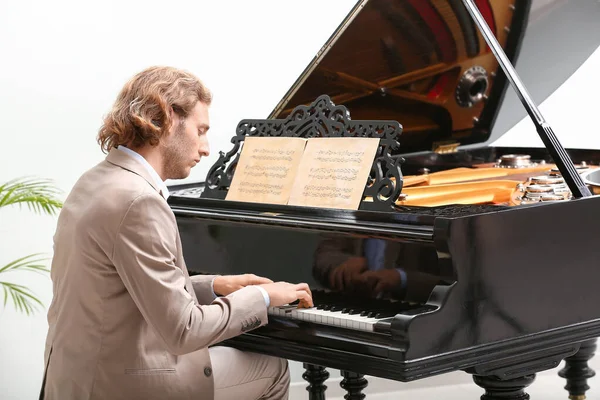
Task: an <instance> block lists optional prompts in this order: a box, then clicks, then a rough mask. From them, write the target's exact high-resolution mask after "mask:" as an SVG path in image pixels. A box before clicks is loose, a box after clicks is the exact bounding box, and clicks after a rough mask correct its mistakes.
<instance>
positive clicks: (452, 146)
mask: <svg viewBox="0 0 600 400" xmlns="http://www.w3.org/2000/svg"><path fill="white" fill-rule="evenodd" d="M458 146H460V143H459V142H452V141H445V142H434V143H433V146H432V150H433V151H434V152H435V153H438V154H445V153H456V149H457V148H458Z"/></svg>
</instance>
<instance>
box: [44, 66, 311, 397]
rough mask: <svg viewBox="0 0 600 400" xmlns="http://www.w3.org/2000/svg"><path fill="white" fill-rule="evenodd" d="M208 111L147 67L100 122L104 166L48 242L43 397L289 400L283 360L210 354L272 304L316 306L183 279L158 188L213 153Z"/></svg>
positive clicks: (281, 287) (188, 86) (274, 287)
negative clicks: (50, 254)
mask: <svg viewBox="0 0 600 400" xmlns="http://www.w3.org/2000/svg"><path fill="white" fill-rule="evenodd" d="M210 102H211V94H210V92H209V91H208V90H207V89H206V88H205V87H204V86H203V85H202V83H201V82H200V81H199V80H198V79H197V78H196V77H194V76H192V75H191V74H188V73H186V72H183V71H179V70H176V69H172V68H150V69H148V70H146V71H143V72H141V73H140V74H138V75H136V76H135V77H134V78H133V79H132V80H131V81H130V82H128V83H127V84H126V85H125V86H124V88H123V90H122V92H121V94H120V95H119V97H118V99H117V101H116V103H115V105H114V107H113V109H112V111H111V112H110V113H109V115H108V116H107V117H106V119H105V121H104V125H103V127H102V129H101V130H100V134H99V136H98V140H99V142H100V144H101V146H102V148H103V150H105V151H108V152H109V154H108V156H107V157H106V159H105V160H104V161H102V162H101V163H99V164H98V165H97V166H95V167H94V168H92V169H91V170H89V171H88V172H86V173H85V174H84V175H83V176H82V177H81V178H80V179H79V181H78V182H77V183H76V184H75V186H74V187H73V189H72V191H71V194H70V195H69V198H68V199H67V200H66V202H65V204H64V208H63V210H62V212H61V214H60V217H59V220H58V227H57V231H56V235H55V237H54V244H55V247H54V258H53V261H52V281H53V291H54V299H53V302H52V305H51V306H50V309H49V312H48V321H49V332H48V337H47V342H46V352H45V361H46V373H45V376H44V385H43V388H42V390H43V391H44V392H45V393H43V394H42V395H41V398H44V399H63V400H65V399H66V400H69V399H83V398H86V399H87V398H94V399H96V398H102V399H133V398H136V399H138V398H140V399H141V398H143V399H146V400H153V399H157V400H158V399H166V398H168V399H213V398H215V399H258V398H262V399H283V398H287V393H288V386H289V372H288V366H287V362H286V361H285V360H282V359H279V358H275V357H269V356H265V355H259V354H255V353H244V352H241V351H239V350H236V349H233V348H226V347H222V346H214V347H211V348H210V349H209V346H212V345H215V344H218V343H219V342H221V341H223V340H225V339H228V338H231V337H234V336H237V335H240V334H242V333H243V332H247V331H249V330H252V329H255V328H258V327H259V326H262V325H264V324H266V323H267V321H268V319H267V308H268V306H269V305H270V306H280V305H283V304H287V303H290V302H293V301H296V300H301V301H302V302H304V303H306V304H307V305H309V306H312V297H311V293H310V289H309V288H308V285H306V284H304V283H303V284H290V283H286V282H278V283H273V282H271V281H270V280H269V279H267V278H262V277H257V276H255V275H231V276H216V277H215V276H202V275H198V276H194V277H192V278H190V276H189V274H188V271H187V267H186V265H185V262H184V259H183V254H182V249H181V242H180V238H179V233H178V230H177V224H176V220H175V218H174V215H173V212H172V211H171V209H170V207H169V205H168V204H167V201H166V199H167V197H168V189H167V187H166V186H165V184H164V181H165V180H166V179H180V178H185V177H187V176H188V175H189V173H190V170H191V168H192V167H193V166H194V165H195V164H196V163H198V162H199V161H200V158H201V157H202V156H206V155H208V152H209V150H208V141H207V137H206V134H207V131H208V129H209V126H208V106H209V104H210ZM217 295H221V296H223V297H219V298H217Z"/></svg>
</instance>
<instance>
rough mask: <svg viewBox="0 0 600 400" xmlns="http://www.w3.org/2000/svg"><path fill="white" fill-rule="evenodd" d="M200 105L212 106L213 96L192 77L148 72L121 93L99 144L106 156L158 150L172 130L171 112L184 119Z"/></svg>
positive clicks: (168, 70)
mask: <svg viewBox="0 0 600 400" xmlns="http://www.w3.org/2000/svg"><path fill="white" fill-rule="evenodd" d="M198 101H200V102H202V103H204V104H206V105H210V103H211V101H212V94H211V93H210V91H209V90H208V89H207V88H206V87H205V86H204V85H203V84H202V82H201V81H200V80H199V79H198V78H197V77H195V76H194V75H192V74H191V73H189V72H187V71H183V70H180V69H176V68H172V67H159V66H157V67H151V68H148V69H145V70H144V71H142V72H140V73H138V74H136V75H135V76H134V77H133V78H131V79H130V80H129V81H128V82H127V83H126V84H125V86H123V89H121V92H120V93H119V95H118V97H117V100H116V101H115V104H114V105H113V107H112V110H111V111H110V112H109V113H108V115H106V116H105V117H104V122H103V124H102V127H101V128H100V131H99V132H98V137H97V140H98V144H99V145H100V147H101V148H102V151H103V152H105V153H107V152H109V151H110V149H112V148H114V147H117V146H119V145H124V146H127V147H132V148H136V147H140V146H143V145H146V144H149V145H152V146H156V145H157V144H158V142H159V140H160V138H161V137H162V136H163V135H164V134H166V133H167V132H168V131H169V129H170V127H171V124H172V121H171V113H170V110H171V109H173V111H174V112H175V113H176V114H177V115H179V116H180V117H182V118H185V117H187V116H188V114H189V113H190V112H191V110H192V109H193V108H194V106H195V105H196V103H197V102H198Z"/></svg>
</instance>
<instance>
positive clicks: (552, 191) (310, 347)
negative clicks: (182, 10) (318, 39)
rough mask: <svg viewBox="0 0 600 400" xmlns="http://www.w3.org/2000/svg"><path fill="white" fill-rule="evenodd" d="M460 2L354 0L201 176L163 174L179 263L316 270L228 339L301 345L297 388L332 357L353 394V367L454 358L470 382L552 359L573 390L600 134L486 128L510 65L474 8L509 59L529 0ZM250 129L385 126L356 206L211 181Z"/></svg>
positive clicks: (528, 375)
mask: <svg viewBox="0 0 600 400" xmlns="http://www.w3.org/2000/svg"><path fill="white" fill-rule="evenodd" d="M467 3H468V1H467V0H464V1H461V0H393V1H391V0H360V1H358V2H357V4H356V6H355V7H354V8H353V9H352V10H351V11H350V12H349V14H348V15H347V17H346V18H345V19H344V21H343V22H342V23H341V24H340V25H339V27H338V28H337V30H336V31H335V32H334V33H333V34H332V35H331V37H330V38H329V40H328V41H327V42H326V43H325V44H324V45H323V47H322V49H321V50H320V51H319V53H318V54H317V55H316V56H315V58H314V60H313V61H312V62H311V63H310V64H309V65H308V66H307V67H306V69H305V70H304V72H303V73H302V74H301V76H300V77H299V78H298V79H297V81H296V82H295V83H294V84H293V85H292V86H291V88H290V89H289V91H288V92H287V93H286V94H285V96H284V97H283V98H282V99H281V101H280V102H279V103H278V104H276V105H274V108H273V111H272V112H271V114H270V115H268V116H267V117H266V118H265V119H245V120H243V121H241V122H240V123H239V125H238V126H237V129H236V131H235V132H232V140H231V142H232V146H231V148H230V149H223V150H224V151H221V152H220V157H219V159H218V160H217V161H216V163H215V164H214V165H213V166H212V168H211V169H210V171H209V172H208V174H207V177H206V179H205V180H204V181H202V182H198V183H191V184H185V185H178V186H172V187H171V188H170V191H171V196H170V198H169V204H170V206H171V208H172V210H173V212H174V214H175V216H176V218H177V222H178V224H179V230H180V233H181V239H182V246H183V252H184V255H185V258H186V260H187V264H188V266H189V268H190V274H238V273H255V274H257V275H261V276H266V277H269V278H271V279H273V280H284V281H289V282H307V283H308V284H309V285H310V287H311V289H312V292H313V296H314V303H315V307H314V308H302V307H298V305H296V304H291V305H289V306H285V307H271V308H270V309H269V323H268V324H267V325H266V326H264V327H262V328H259V329H255V330H252V331H249V332H247V333H244V334H243V335H241V336H239V337H236V338H234V339H231V340H228V341H227V342H225V343H224V344H226V345H229V346H233V347H237V348H240V349H243V350H248V351H254V352H260V353H264V354H269V355H273V356H278V357H283V358H287V359H290V360H295V361H299V362H302V363H304V367H305V368H306V372H305V374H304V375H303V377H304V378H305V379H306V380H307V381H308V388H307V389H308V391H309V397H310V398H311V399H323V398H325V393H326V385H325V381H326V379H327V378H328V376H329V373H328V371H327V368H329V369H337V370H340V371H341V372H342V375H343V377H344V379H343V380H342V383H341V385H342V387H343V388H344V389H346V390H347V392H348V395H347V396H346V398H348V399H362V398H364V396H365V394H364V393H362V391H363V390H364V389H365V388H366V387H367V380H366V379H365V375H370V376H377V377H382V378H387V379H392V380H397V381H403V382H406V381H412V380H416V379H426V378H427V377H431V376H433V375H437V374H444V373H448V372H451V371H457V370H461V371H465V372H466V373H469V374H471V375H472V376H473V379H474V381H475V383H476V384H477V385H479V386H481V387H482V388H484V389H485V394H484V395H483V397H482V399H485V400H494V399H527V398H529V396H528V395H527V394H526V387H527V386H529V385H530V384H532V383H533V382H534V379H535V374H536V373H538V372H540V371H544V370H548V369H551V368H554V367H556V366H558V365H559V363H560V362H561V361H563V360H566V363H565V367H564V368H563V369H562V370H561V371H560V373H559V374H560V375H561V376H562V377H563V378H566V380H567V384H566V386H565V388H566V389H567V390H568V392H569V395H570V398H571V399H573V400H581V399H584V398H585V393H586V391H587V390H588V389H589V387H588V385H587V379H589V378H591V377H592V376H593V375H594V371H592V370H591V369H590V368H589V367H588V366H587V361H588V360H589V359H590V358H591V357H592V356H593V353H594V351H595V348H596V339H595V338H596V337H598V336H599V335H600V308H599V307H598V306H597V305H598V304H600V292H599V291H598V290H597V281H598V279H596V278H600V276H599V275H598V273H597V272H596V269H595V268H596V266H597V260H598V256H599V255H600V250H597V246H596V242H597V240H596V235H595V232H596V229H597V227H598V223H599V222H600V221H599V217H598V215H599V214H598V212H597V210H598V209H600V198H599V197H598V196H597V195H594V194H593V193H594V192H595V191H594V190H590V189H594V188H595V187H597V186H598V185H595V184H594V183H593V178H594V177H595V176H597V174H595V173H596V172H598V170H597V169H598V165H599V164H600V152H598V151H592V150H582V149H568V150H566V151H565V150H564V149H562V147H561V145H560V143H559V142H558V141H557V140H556V138H555V137H554V136H553V132H551V129H550V128H549V127H548V126H547V125H545V124H540V123H539V121H537V122H538V123H537V124H536V126H537V127H538V128H539V129H540V130H541V131H542V132H541V133H540V135H542V134H544V135H548V134H549V135H550V139H548V136H546V140H547V141H546V142H544V143H545V144H546V147H545V148H500V147H498V148H496V147H490V146H485V145H482V143H485V142H486V141H487V139H488V138H489V137H490V135H491V134H492V132H493V126H494V120H495V118H496V116H497V113H498V110H499V107H500V105H501V104H502V100H503V98H504V94H505V92H506V90H507V89H509V88H510V87H511V83H512V84H513V86H514V85H515V82H514V81H513V82H511V81H510V74H507V73H506V70H504V69H503V67H505V64H506V62H503V60H502V57H501V56H500V55H499V54H498V53H497V51H494V47H493V46H490V42H488V41H487V40H488V39H489V38H488V39H486V37H485V35H484V34H482V25H481V21H484V22H485V25H486V26H487V28H488V29H489V33H491V34H492V35H493V37H494V38H495V40H496V42H495V43H496V44H497V45H498V46H500V48H501V49H502V54H505V55H506V60H507V61H510V62H511V63H515V62H516V59H517V56H518V53H519V49H520V44H521V40H522V38H523V35H524V28H525V22H526V20H527V16H528V12H529V9H530V2H529V1H526V0H508V1H507V0H477V1H474V2H471V3H472V4H474V5H476V10H477V13H475V14H473V12H474V11H473V9H472V8H471V9H469V8H468V7H466V6H465V5H466V4H467ZM477 16H479V17H480V19H479V20H478V19H477ZM516 83H517V84H519V83H520V82H518V81H517V82H516ZM517 89H518V87H517ZM520 94H522V93H520ZM522 100H523V104H524V105H526V106H527V105H528V103H527V99H522ZM529 106H530V105H529ZM532 110H533V111H532ZM528 111H530V115H531V116H532V119H535V117H536V116H538V115H537V114H535V113H536V112H538V111H537V110H536V109H535V108H533V109H530V110H528ZM548 131H550V132H548ZM538 133H539V131H538ZM531 135H536V131H535V130H534V129H532V131H531ZM249 136H264V137H269V136H273V137H276V136H296V137H306V138H308V137H310V138H312V137H342V136H362V137H376V138H380V146H379V148H378V153H377V156H376V159H375V161H374V163H373V168H372V170H371V174H370V176H369V179H368V182H366V185H365V191H364V195H363V199H362V201H361V203H360V206H359V208H358V210H345V209H331V208H318V207H300V206H287V205H274V204H263V203H257V202H241V201H229V200H225V196H226V194H227V190H228V188H229V185H230V184H231V180H232V177H233V175H234V173H235V166H236V164H237V160H238V159H239V156H240V151H241V149H242V148H243V143H244V139H245V138H246V137H249ZM548 140H549V142H548ZM464 145H471V146H469V147H467V148H466V149H465V148H463V147H462V146H464Z"/></svg>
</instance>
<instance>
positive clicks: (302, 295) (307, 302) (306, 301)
mask: <svg viewBox="0 0 600 400" xmlns="http://www.w3.org/2000/svg"><path fill="white" fill-rule="evenodd" d="M296 296H297V297H298V300H300V304H302V305H304V306H307V307H314V306H315V305H314V303H313V299H312V296H311V295H310V294H308V292H307V291H305V290H298V291H297V292H296Z"/></svg>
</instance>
